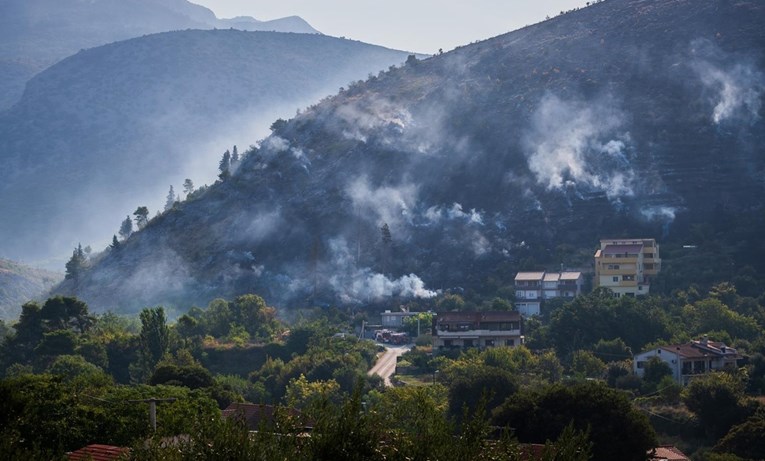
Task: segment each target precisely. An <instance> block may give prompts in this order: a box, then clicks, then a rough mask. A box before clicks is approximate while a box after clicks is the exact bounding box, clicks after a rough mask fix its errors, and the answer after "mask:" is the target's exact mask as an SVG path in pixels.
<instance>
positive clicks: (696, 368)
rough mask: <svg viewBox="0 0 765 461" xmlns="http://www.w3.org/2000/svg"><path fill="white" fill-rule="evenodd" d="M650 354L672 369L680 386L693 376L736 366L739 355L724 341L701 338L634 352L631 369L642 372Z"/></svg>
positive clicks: (637, 372) (673, 375) (639, 374)
mask: <svg viewBox="0 0 765 461" xmlns="http://www.w3.org/2000/svg"><path fill="white" fill-rule="evenodd" d="M651 357H658V358H659V359H661V360H662V361H663V362H665V363H666V364H667V365H669V368H670V369H671V370H672V377H673V378H674V379H675V381H676V382H678V383H679V384H682V385H683V386H685V385H687V384H688V381H689V380H691V379H692V378H693V377H694V376H698V375H702V374H705V373H710V372H713V371H720V370H726V369H735V368H737V367H738V360H739V359H741V356H740V355H739V354H738V352H736V349H734V348H732V347H728V346H726V345H725V344H723V343H720V342H715V341H709V340H708V339H707V338H703V339H701V340H699V341H691V342H690V343H687V344H671V345H668V346H659V347H657V348H655V349H651V350H649V351H645V352H643V353H641V354H638V355H636V356H635V358H634V360H633V365H632V367H633V371H634V373H635V374H636V375H637V376H640V377H641V378H642V377H643V375H644V374H645V365H646V363H648V361H649V360H650V359H651Z"/></svg>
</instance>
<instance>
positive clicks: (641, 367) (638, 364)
mask: <svg viewBox="0 0 765 461" xmlns="http://www.w3.org/2000/svg"><path fill="white" fill-rule="evenodd" d="M637 367H638V369H641V370H642V369H643V367H645V362H638V363H637Z"/></svg>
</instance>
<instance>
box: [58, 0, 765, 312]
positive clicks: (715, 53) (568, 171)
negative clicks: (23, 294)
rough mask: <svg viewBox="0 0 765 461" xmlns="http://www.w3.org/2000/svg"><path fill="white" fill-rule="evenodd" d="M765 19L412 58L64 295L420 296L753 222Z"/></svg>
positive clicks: (560, 31)
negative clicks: (587, 252) (593, 253)
mask: <svg viewBox="0 0 765 461" xmlns="http://www.w3.org/2000/svg"><path fill="white" fill-rule="evenodd" d="M763 23H765V6H763V5H762V4H760V3H759V2H729V1H723V0H717V1H708V2H697V1H693V0H673V1H667V0H641V1H637V0H608V1H605V2H601V3H598V4H596V5H594V6H592V7H589V8H585V9H582V10H580V11H577V12H574V13H569V14H566V15H564V16H561V17H558V18H555V19H553V20H550V21H546V22H544V23H541V24H538V25H535V26H532V27H528V28H525V29H522V30H519V31H516V32H513V33H510V34H507V35H503V36H500V37H496V38H494V39H490V40H487V41H485V42H481V43H478V44H474V45H470V46H466V47H463V48H460V49H457V50H455V51H454V52H451V53H447V54H444V55H442V56H438V57H435V58H432V59H428V60H425V61H420V62H410V63H408V64H407V65H406V66H405V67H403V68H400V69H396V70H394V71H392V72H388V73H385V74H384V75H381V76H379V77H375V78H372V79H369V80H368V81H367V82H365V83H364V84H361V85H355V86H353V87H352V88H350V89H348V90H346V91H344V92H342V93H341V94H339V95H338V96H336V97H334V98H332V99H330V100H328V101H325V102H323V103H321V104H319V105H317V106H315V107H312V108H311V109H310V110H308V111H305V112H303V113H302V114H300V115H299V116H297V117H295V118H294V119H293V120H291V121H289V122H286V123H282V122H280V123H277V124H275V125H274V133H273V134H272V136H271V137H269V138H268V139H266V140H265V141H264V142H263V143H262V145H261V146H260V148H259V149H256V150H253V151H252V152H250V153H249V154H248V156H247V157H246V159H245V161H244V163H243V164H242V166H241V167H240V168H239V170H238V172H237V173H236V174H235V175H234V176H233V178H231V179H230V180H227V181H225V182H223V183H220V184H217V185H215V187H213V188H211V189H210V190H209V191H208V192H207V193H206V194H205V195H204V196H202V197H200V198H198V199H196V200H194V201H190V202H186V203H184V204H182V205H181V206H180V207H178V208H177V209H175V210H173V211H171V212H169V213H167V214H165V215H163V216H161V217H159V218H157V219H155V220H154V221H153V222H152V223H151V224H150V225H149V227H148V228H147V229H146V230H144V231H143V232H141V233H139V234H137V235H135V236H133V237H132V238H131V239H130V240H129V241H128V242H126V245H124V247H123V249H122V250H121V252H119V253H112V254H111V255H109V256H108V257H106V258H104V260H103V261H102V262H101V263H100V264H98V265H97V266H96V267H95V268H94V269H93V270H92V271H91V272H90V273H89V274H88V275H87V276H86V277H85V278H84V280H83V282H82V283H81V284H80V286H78V287H74V286H72V285H64V286H62V287H61V290H62V291H64V292H66V291H69V292H73V291H74V292H76V293H77V294H79V295H80V296H82V297H84V298H85V299H87V300H88V301H89V302H90V303H92V304H93V305H94V306H97V307H111V308H120V309H124V310H131V309H135V308H136V307H137V306H140V305H142V304H158V303H166V304H175V305H180V306H183V307H188V306H189V305H190V304H192V303H197V304H201V303H204V302H206V301H207V300H209V299H210V298H212V297H215V296H232V295H235V294H239V293H245V292H257V293H262V294H263V295H265V296H267V297H268V298H269V301H270V302H275V303H281V304H282V305H290V304H302V303H305V302H324V301H326V302H336V301H340V302H367V301H372V300H379V299H387V298H390V297H391V296H394V297H396V296H398V297H401V298H409V297H428V296H432V295H433V294H434V292H433V291H432V290H436V289H442V288H450V287H464V288H467V289H470V288H471V287H477V286H480V285H481V284H483V283H495V282H492V281H491V280H492V278H493V279H494V280H502V278H503V277H505V278H508V277H511V274H512V272H511V271H512V270H513V269H514V268H517V267H519V266H521V262H522V261H524V260H526V261H529V260H531V261H533V260H534V259H543V257H545V256H547V257H549V256H550V255H552V254H554V253H555V251H556V247H557V246H558V245H560V244H563V243H571V244H574V245H578V246H587V245H594V244H595V242H596V241H597V238H599V237H601V236H606V235H640V236H655V237H659V238H661V237H662V236H663V235H666V234H667V233H671V232H673V230H674V229H675V227H674V226H675V222H676V221H677V220H681V221H684V222H685V223H686V224H687V223H689V222H709V221H711V220H713V219H714V218H715V216H716V214H715V213H716V210H720V209H724V210H726V213H728V216H735V215H736V214H745V213H762V210H763V208H762V207H763V197H765V187H764V185H763V177H764V174H763V173H764V171H765V170H764V166H765V154H764V153H763V148H762V146H763V145H765V139H763V138H764V137H765V125H764V124H763V118H762V115H763V114H762V102H763V88H764V86H763V85H764V83H763V82H765V80H764V79H763V74H764V73H765V60H764V58H765V29H764V28H763V27H762V24H763ZM384 224H387V225H388V228H389V232H390V239H388V238H387V236H386V235H385V233H384V232H381V231H380V228H381V227H382V226H383V225H384Z"/></svg>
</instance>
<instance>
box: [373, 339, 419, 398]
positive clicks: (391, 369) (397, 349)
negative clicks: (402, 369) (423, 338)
mask: <svg viewBox="0 0 765 461" xmlns="http://www.w3.org/2000/svg"><path fill="white" fill-rule="evenodd" d="M382 346H383V347H385V352H384V353H383V354H382V355H381V356H380V357H378V358H377V363H375V365H374V366H373V367H372V369H371V370H369V371H368V372H367V374H368V375H369V376H372V375H378V376H380V377H381V378H382V379H383V382H384V383H385V385H386V386H389V387H390V386H392V385H393V384H391V382H390V377H391V376H393V373H395V372H396V358H397V357H399V356H400V355H402V354H404V353H405V352H408V351H409V350H410V349H411V348H412V346H411V345H410V344H406V345H403V346H391V345H387V344H382Z"/></svg>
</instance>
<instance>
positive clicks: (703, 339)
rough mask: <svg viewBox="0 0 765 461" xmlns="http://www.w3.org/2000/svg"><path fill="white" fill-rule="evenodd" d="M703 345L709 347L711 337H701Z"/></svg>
mask: <svg viewBox="0 0 765 461" xmlns="http://www.w3.org/2000/svg"><path fill="white" fill-rule="evenodd" d="M701 344H703V345H704V346H707V345H709V336H707V335H704V336H702V337H701Z"/></svg>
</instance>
